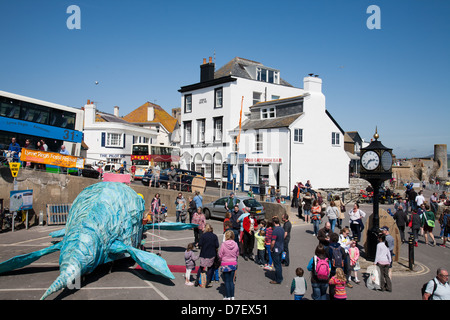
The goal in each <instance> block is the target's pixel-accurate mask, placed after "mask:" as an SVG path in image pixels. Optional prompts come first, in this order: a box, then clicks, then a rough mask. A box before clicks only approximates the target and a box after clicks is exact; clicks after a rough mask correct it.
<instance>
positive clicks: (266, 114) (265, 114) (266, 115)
mask: <svg viewBox="0 0 450 320" xmlns="http://www.w3.org/2000/svg"><path fill="white" fill-rule="evenodd" d="M275 116H276V115H275V107H272V108H262V109H261V119H270V118H275Z"/></svg>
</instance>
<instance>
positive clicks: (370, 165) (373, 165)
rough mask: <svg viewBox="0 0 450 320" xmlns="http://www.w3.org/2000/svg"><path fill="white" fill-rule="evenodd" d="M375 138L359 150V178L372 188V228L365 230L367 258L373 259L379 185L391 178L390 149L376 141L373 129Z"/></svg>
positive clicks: (376, 232)
mask: <svg viewBox="0 0 450 320" xmlns="http://www.w3.org/2000/svg"><path fill="white" fill-rule="evenodd" d="M373 137H374V138H375V140H374V141H372V142H371V143H370V144H369V145H368V146H367V147H365V148H362V149H361V158H360V177H361V178H362V179H364V180H367V181H368V182H369V183H370V184H371V185H372V188H373V215H372V228H371V229H370V230H367V239H366V244H367V246H366V247H367V252H366V254H367V257H368V258H369V259H370V258H372V259H373V258H375V254H376V247H377V244H378V233H379V229H380V216H379V194H380V187H381V184H382V183H383V182H384V181H386V180H388V179H391V178H392V149H389V148H386V147H385V146H383V144H382V143H381V142H380V141H378V138H379V135H378V132H377V129H375V134H374V135H373Z"/></svg>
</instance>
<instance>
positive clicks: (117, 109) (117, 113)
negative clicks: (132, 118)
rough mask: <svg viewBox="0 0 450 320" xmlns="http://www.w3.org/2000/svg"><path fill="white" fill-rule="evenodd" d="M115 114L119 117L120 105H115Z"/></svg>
mask: <svg viewBox="0 0 450 320" xmlns="http://www.w3.org/2000/svg"><path fill="white" fill-rule="evenodd" d="M114 115H115V116H116V117H117V118H119V107H118V106H115V107H114Z"/></svg>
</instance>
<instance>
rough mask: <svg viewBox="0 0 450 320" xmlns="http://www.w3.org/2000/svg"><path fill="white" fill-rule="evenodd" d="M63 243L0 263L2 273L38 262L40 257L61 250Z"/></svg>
mask: <svg viewBox="0 0 450 320" xmlns="http://www.w3.org/2000/svg"><path fill="white" fill-rule="evenodd" d="M61 246H62V242H58V243H57V244H55V245H53V246H51V247H48V248H45V249H42V250H38V251H34V252H31V253H27V254H23V255H20V256H15V257H13V258H11V259H9V260H6V261H4V262H2V263H0V273H3V272H8V271H11V270H14V269H19V268H22V267H25V266H26V265H29V264H30V263H32V262H34V261H36V260H38V259H39V258H40V257H42V256H45V255H47V254H50V253H53V252H55V251H58V250H60V249H61Z"/></svg>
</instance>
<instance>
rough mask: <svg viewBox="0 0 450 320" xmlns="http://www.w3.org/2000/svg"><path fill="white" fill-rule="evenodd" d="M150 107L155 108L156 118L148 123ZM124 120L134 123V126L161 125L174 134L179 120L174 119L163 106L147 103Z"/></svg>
mask: <svg viewBox="0 0 450 320" xmlns="http://www.w3.org/2000/svg"><path fill="white" fill-rule="evenodd" d="M148 107H153V110H154V112H155V116H154V118H153V120H152V121H148V120H147V119H148ZM123 120H125V121H127V122H130V123H133V124H137V123H139V124H145V123H160V124H161V125H162V126H164V128H166V129H167V131H169V132H172V131H173V130H174V129H175V125H176V123H177V119H175V118H174V117H172V116H171V115H170V114H169V113H168V112H167V111H166V110H164V109H163V108H162V107H161V106H159V105H157V104H154V103H151V102H148V101H147V102H146V103H144V104H143V105H142V106H140V107H139V108H137V109H135V110H133V111H131V112H130V113H129V114H127V115H126V116H124V117H123Z"/></svg>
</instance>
